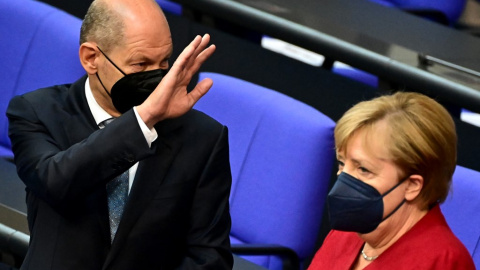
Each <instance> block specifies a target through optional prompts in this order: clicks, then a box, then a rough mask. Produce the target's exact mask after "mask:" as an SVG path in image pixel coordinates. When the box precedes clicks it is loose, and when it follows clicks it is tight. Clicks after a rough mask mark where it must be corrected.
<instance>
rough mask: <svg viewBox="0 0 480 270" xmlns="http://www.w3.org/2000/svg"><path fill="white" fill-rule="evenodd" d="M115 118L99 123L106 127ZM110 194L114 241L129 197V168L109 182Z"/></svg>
mask: <svg viewBox="0 0 480 270" xmlns="http://www.w3.org/2000/svg"><path fill="white" fill-rule="evenodd" d="M113 120H115V118H110V119H107V120H105V121H103V122H101V123H100V124H99V127H100V128H104V127H105V126H106V125H108V124H110V123H111V122H112V121H113ZM107 196H108V215H109V222H110V240H111V241H112V242H113V239H114V238H115V233H116V232H117V229H118V224H119V223H120V219H121V218H122V213H123V208H124V207H125V203H126V202H127V197H128V170H126V171H125V172H123V173H122V174H120V175H119V176H117V177H115V178H114V179H113V180H111V181H110V182H108V183H107Z"/></svg>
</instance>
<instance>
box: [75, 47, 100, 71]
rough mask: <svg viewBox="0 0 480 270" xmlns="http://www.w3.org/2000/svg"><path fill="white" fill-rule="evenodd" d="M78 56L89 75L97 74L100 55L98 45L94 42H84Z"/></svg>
mask: <svg viewBox="0 0 480 270" xmlns="http://www.w3.org/2000/svg"><path fill="white" fill-rule="evenodd" d="M78 54H79V56H80V63H81V64H82V66H83V68H84V69H85V71H86V72H87V74H89V75H93V74H95V73H97V67H98V61H97V59H98V54H99V53H98V50H97V47H96V45H95V44H94V43H92V42H84V43H82V44H81V45H80V49H79V52H78Z"/></svg>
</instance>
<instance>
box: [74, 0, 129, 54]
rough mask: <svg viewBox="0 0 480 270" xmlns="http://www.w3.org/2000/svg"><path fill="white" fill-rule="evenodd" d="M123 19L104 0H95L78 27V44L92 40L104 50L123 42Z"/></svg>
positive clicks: (106, 50)
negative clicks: (79, 27)
mask: <svg viewBox="0 0 480 270" xmlns="http://www.w3.org/2000/svg"><path fill="white" fill-rule="evenodd" d="M124 27H125V25H124V21H123V19H122V17H121V16H120V14H118V13H117V12H116V11H114V10H113V9H112V8H111V7H109V5H108V4H107V3H106V1H102V0H95V1H93V2H92V4H91V5H90V7H89V8H88V11H87V14H86V15H85V18H84V19H83V23H82V27H81V29H80V44H82V43H84V42H87V41H93V42H96V43H97V44H98V46H99V47H100V48H101V49H102V50H103V51H104V52H108V51H110V50H111V49H112V48H113V46H114V45H119V44H122V43H123V39H124Z"/></svg>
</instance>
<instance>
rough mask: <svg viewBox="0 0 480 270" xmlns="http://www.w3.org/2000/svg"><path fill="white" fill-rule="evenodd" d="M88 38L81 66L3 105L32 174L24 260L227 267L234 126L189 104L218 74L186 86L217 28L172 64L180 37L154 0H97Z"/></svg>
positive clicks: (34, 263) (43, 269) (57, 265)
mask: <svg viewBox="0 0 480 270" xmlns="http://www.w3.org/2000/svg"><path fill="white" fill-rule="evenodd" d="M80 42H81V45H80V50H79V55H80V61H81V63H82V65H83V67H84V68H85V70H86V73H87V75H86V76H85V77H83V78H81V79H79V80H78V81H77V82H75V83H73V84H71V85H59V86H53V87H49V88H44V89H40V90H37V91H34V92H31V93H27V94H25V95H22V96H18V97H15V98H13V99H12V101H11V102H10V105H9V108H8V110H7V115H8V118H9V122H10V126H9V135H10V138H11V140H12V145H13V151H14V153H15V163H16V165H17V168H18V174H19V176H20V178H21V179H22V181H23V182H24V183H25V184H26V186H27V205H28V223H29V228H30V233H31V238H30V246H29V250H28V253H27V256H26V258H25V261H24V263H23V265H22V269H35V270H48V269H59V270H65V269H88V270H95V269H129V270H131V269H231V268H232V255H231V253H230V243H229V232H230V226H231V224H230V223H231V221H230V214H229V203H228V197H229V192H230V186H231V173H230V164H229V153H228V136H227V129H226V127H224V126H223V125H221V124H219V123H218V122H216V121H215V120H213V119H211V118H210V117H208V116H206V115H205V114H203V113H201V112H198V111H195V110H193V109H192V107H193V105H194V104H195V102H196V101H197V100H198V99H200V98H201V97H202V96H203V95H204V94H205V93H206V92H207V91H208V90H209V89H210V87H211V85H212V81H211V80H209V79H206V80H204V81H201V82H199V83H198V84H197V86H196V87H195V88H194V89H193V90H192V91H190V92H187V85H188V83H189V82H190V79H191V78H192V76H193V74H194V73H195V72H197V71H198V69H199V67H200V66H201V64H202V63H203V62H204V61H205V60H206V59H208V58H209V57H210V55H211V54H212V53H213V52H214V50H215V47H214V46H213V45H212V46H207V45H208V43H209V36H208V35H205V36H204V37H203V38H202V37H197V38H196V39H195V40H194V41H192V43H191V44H190V45H189V46H188V47H187V48H186V49H185V50H184V51H183V52H182V54H181V55H180V56H179V57H178V59H177V61H176V62H175V63H174V64H173V66H172V67H171V69H170V70H169V72H168V73H166V72H165V70H166V69H167V68H169V66H168V65H169V64H168V58H169V57H170V54H171V51H172V41H171V37H170V31H169V27H168V24H167V21H166V19H165V17H164V15H163V13H162V11H161V10H160V8H159V7H158V5H157V4H156V3H155V1H153V0H108V1H107V0H97V1H94V2H93V3H92V6H91V7H90V9H89V11H88V14H87V15H86V17H85V20H84V22H83V25H82V30H81V38H80ZM46 65H47V66H46V67H48V63H46ZM165 73H166V75H165ZM162 76H164V77H163V79H161V82H160V83H159V81H160V78H161V77H162ZM152 85H153V86H152ZM152 91H153V92H152ZM111 118H112V119H115V120H114V121H113V122H112V121H110V120H112V119H111ZM106 120H107V121H106ZM109 122H111V123H109ZM124 172H126V173H124Z"/></svg>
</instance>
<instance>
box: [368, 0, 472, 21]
mask: <svg viewBox="0 0 480 270" xmlns="http://www.w3.org/2000/svg"><path fill="white" fill-rule="evenodd" d="M370 1H373V2H376V3H379V4H382V5H385V6H393V7H397V8H400V9H405V10H411V11H415V10H436V11H440V12H442V13H443V14H444V15H445V16H446V18H447V19H448V22H449V24H450V25H453V24H454V23H456V22H457V20H458V19H459V18H460V16H461V15H462V13H463V11H464V9H465V5H466V3H467V0H370Z"/></svg>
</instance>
